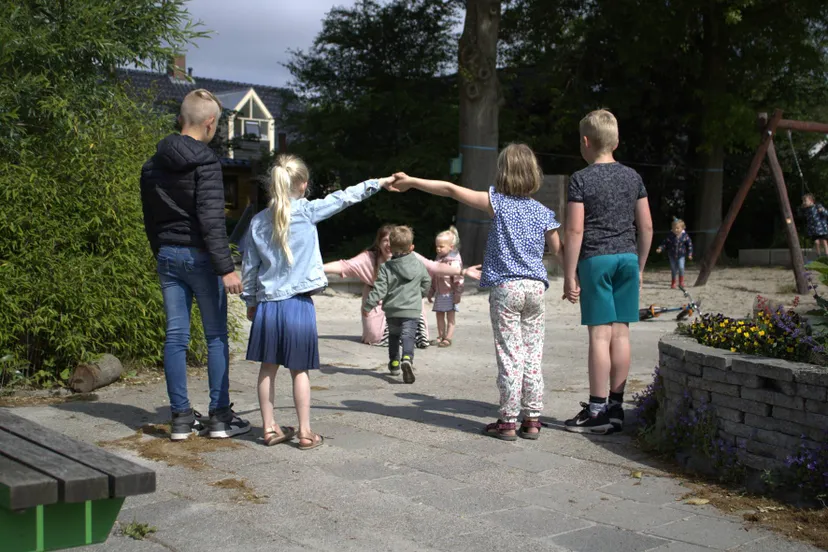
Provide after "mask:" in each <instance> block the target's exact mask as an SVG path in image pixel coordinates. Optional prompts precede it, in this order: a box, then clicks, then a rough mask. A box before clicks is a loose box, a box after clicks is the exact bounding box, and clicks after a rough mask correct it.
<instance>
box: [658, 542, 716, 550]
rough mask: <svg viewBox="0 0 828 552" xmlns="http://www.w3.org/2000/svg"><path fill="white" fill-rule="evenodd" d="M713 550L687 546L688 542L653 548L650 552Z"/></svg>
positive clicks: (691, 545) (693, 545)
mask: <svg viewBox="0 0 828 552" xmlns="http://www.w3.org/2000/svg"><path fill="white" fill-rule="evenodd" d="M712 551H713V548H708V547H706V546H698V545H695V544H687V543H686V542H676V541H673V542H671V543H668V544H665V545H664V546H659V547H658V548H653V549H652V550H650V552H712Z"/></svg>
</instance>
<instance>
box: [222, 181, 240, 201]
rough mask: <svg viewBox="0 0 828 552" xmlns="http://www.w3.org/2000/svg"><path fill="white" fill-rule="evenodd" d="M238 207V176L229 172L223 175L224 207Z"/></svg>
mask: <svg viewBox="0 0 828 552" xmlns="http://www.w3.org/2000/svg"><path fill="white" fill-rule="evenodd" d="M238 207H239V177H238V176H236V175H234V174H230V175H226V176H225V177H224V208H225V209H237V208H238Z"/></svg>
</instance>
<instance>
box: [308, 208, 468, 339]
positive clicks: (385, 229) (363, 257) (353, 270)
mask: <svg viewBox="0 0 828 552" xmlns="http://www.w3.org/2000/svg"><path fill="white" fill-rule="evenodd" d="M392 228H394V225H393V224H385V225H383V226H381V227H380V228H379V230H378V231H377V237H376V239H375V240H374V244H373V245H372V246H371V247H370V248H368V249H366V250H365V251H363V252H362V253H360V254H359V255H357V256H356V257H353V258H352V259H348V260H342V261H335V262H332V263H326V264H325V265H324V266H323V267H322V268H323V269H324V270H325V273H326V274H331V275H339V276H340V277H342V278H359V279H360V280H361V281H362V283H363V284H365V285H364V286H363V288H362V303H364V302H365V299H366V298H367V297H368V294H369V293H371V288H373V286H374V282H375V281H376V279H377V271H378V270H379V267H380V265H381V264H382V263H384V262H385V261H387V260H388V259H390V258H391V246H390V244H389V242H388V235H389V234H390V233H391V229H392ZM414 255H416V256H417V258H418V259H420V261H421V262H422V263H423V264H424V265H425V267H426V270H428V273H429V275H430V276H431V277H432V278H435V277H439V276H445V275H448V276H458V275H460V274H461V270H462V269H461V268H458V267H455V266H451V265H445V264H441V263H436V262H434V261H431V260H429V259H426V258H425V257H423V256H421V255H418V254H417V253H414ZM361 310H362V304H360V311H361ZM426 312H427V311H426V310H425V305H424V306H423V316H422V317H421V318H420V323H419V325H418V327H417V339H416V341H417V347H419V348H424V347H428V344H429V341H428V324H427V323H426V318H425V313H426ZM360 319H361V320H362V342H363V343H366V344H368V345H378V346H382V347H385V346H386V345H387V344H388V334H387V332H388V328H387V327H386V325H385V313H384V312H383V311H382V305H377V306H376V307H375V308H374V309H373V310H371V311H370V312H369V313H368V315H367V316H365V317H363V316H360Z"/></svg>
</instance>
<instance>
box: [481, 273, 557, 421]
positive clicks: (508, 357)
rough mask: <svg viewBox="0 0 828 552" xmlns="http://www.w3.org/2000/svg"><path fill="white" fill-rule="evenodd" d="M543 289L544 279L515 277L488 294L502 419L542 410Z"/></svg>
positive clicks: (511, 419) (544, 321) (515, 418)
mask: <svg viewBox="0 0 828 552" xmlns="http://www.w3.org/2000/svg"><path fill="white" fill-rule="evenodd" d="M545 291H546V286H545V285H544V284H543V282H539V281H537V280H515V281H511V282H505V283H503V284H501V285H499V286H497V287H495V288H492V291H491V293H490V294H489V314H490V316H491V319H492V329H493V330H494V342H495V350H496V352H497V387H498V389H500V419H501V420H503V421H504V422H515V421H517V418H518V415H519V414H520V412H521V410H523V411H524V413H525V415H526V416H527V417H531V418H535V417H537V416H540V414H541V410H543V370H542V368H541V361H542V360H543V336H544V331H545V329H546V320H545V315H546V305H545V303H544V300H543V294H544V292H545Z"/></svg>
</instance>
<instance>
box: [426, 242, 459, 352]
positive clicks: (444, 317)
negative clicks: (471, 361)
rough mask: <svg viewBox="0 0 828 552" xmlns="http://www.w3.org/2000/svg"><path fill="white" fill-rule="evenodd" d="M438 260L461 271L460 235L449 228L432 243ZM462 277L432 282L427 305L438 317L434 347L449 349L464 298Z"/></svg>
mask: <svg viewBox="0 0 828 552" xmlns="http://www.w3.org/2000/svg"><path fill="white" fill-rule="evenodd" d="M435 246H436V249H437V258H436V259H434V260H435V262H438V263H441V264H446V265H449V266H455V267H457V268H461V269H462V268H463V259H461V258H460V252H459V251H458V248H459V247H460V234H458V233H457V228H455V227H454V226H452V227H451V228H449V229H448V230H445V231H443V232H440V233H439V234H437V240H436V243H435ZM463 282H464V279H463V276H439V277H437V278H434V279H432V281H431V289H430V290H429V291H428V301H429V302H433V303H434V312H435V313H437V335H438V337H437V346H438V347H451V340H452V338H453V337H454V328H455V325H456V312H457V305H458V304H460V298H461V296H462V295H463Z"/></svg>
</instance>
